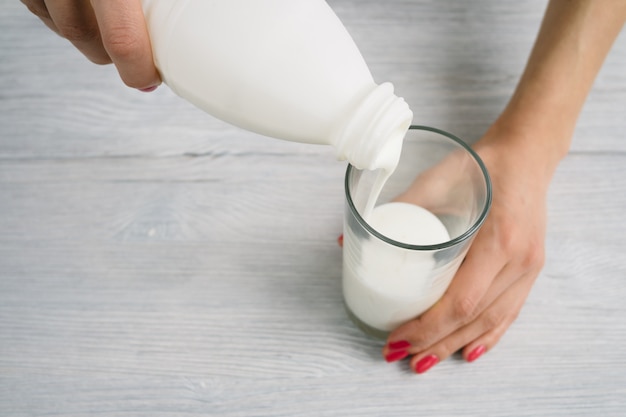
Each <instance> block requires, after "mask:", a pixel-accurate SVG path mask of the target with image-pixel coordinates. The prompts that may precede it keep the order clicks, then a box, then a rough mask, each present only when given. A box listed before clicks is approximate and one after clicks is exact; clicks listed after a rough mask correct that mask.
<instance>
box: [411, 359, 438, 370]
mask: <svg viewBox="0 0 626 417" xmlns="http://www.w3.org/2000/svg"><path fill="white" fill-rule="evenodd" d="M437 363H439V358H438V357H437V356H435V355H428V356H424V357H423V358H422V359H420V360H419V362H417V364H415V372H417V373H418V374H423V373H424V372H426V371H428V370H429V369H430V368H432V367H433V366H435V365H437Z"/></svg>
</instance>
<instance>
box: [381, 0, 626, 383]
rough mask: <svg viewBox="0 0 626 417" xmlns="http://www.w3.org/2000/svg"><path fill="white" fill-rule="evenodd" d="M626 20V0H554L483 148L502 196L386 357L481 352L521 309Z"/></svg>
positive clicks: (425, 362)
mask: <svg viewBox="0 0 626 417" xmlns="http://www.w3.org/2000/svg"><path fill="white" fill-rule="evenodd" d="M625 21H626V0H602V1H598V0H552V1H550V3H549V5H548V8H547V10H546V13H545V16H544V20H543V23H542V26H541V30H540V32H539V35H538V37H537V40H536V43H535V46H534V48H533V51H532V53H531V56H530V58H529V61H528V64H527V66H526V69H525V71H524V73H523V76H522V78H521V80H520V82H519V84H518V87H517V89H516V91H515V93H514V95H513V97H512V98H511V100H510V102H509V103H508V105H507V107H506V108H505V110H504V111H503V113H502V114H501V115H500V117H499V118H498V119H497V120H496V122H495V123H494V124H493V125H492V126H491V128H490V129H489V130H488V131H487V133H486V134H485V135H484V136H483V137H482V138H481V139H480V140H479V141H478V142H477V143H476V144H475V146H474V148H475V150H476V151H477V152H478V153H479V155H480V156H481V158H482V159H483V161H484V162H485V164H486V166H487V168H488V170H489V172H490V174H491V177H492V182H493V205H492V208H491V212H490V214H489V216H488V218H487V220H486V221H485V224H484V225H483V227H482V229H481V231H480V232H479V234H478V235H477V237H476V239H475V241H474V243H473V245H472V247H471V248H470V251H469V252H468V254H467V257H466V259H465V262H464V263H463V264H462V266H461V268H460V269H459V271H458V273H457V275H456V276H455V278H454V280H453V282H452V284H451V285H450V287H449V289H448V291H447V292H446V293H445V295H444V296H443V298H442V299H441V300H440V301H439V302H438V303H437V304H435V306H433V307H432V308H431V309H430V310H429V311H427V312H426V313H424V314H423V315H422V316H421V317H419V318H417V319H415V320H413V321H411V322H409V323H406V324H405V325H403V326H401V327H400V328H398V329H396V330H395V331H393V332H392V333H391V334H390V335H389V338H388V342H387V344H386V345H385V347H384V348H383V352H382V353H383V356H384V357H385V358H386V359H387V360H388V361H390V362H391V361H395V360H399V359H402V358H404V357H407V356H411V358H410V363H411V367H412V368H413V369H414V370H415V371H416V372H418V373H422V372H425V371H427V370H428V369H430V368H431V367H432V366H433V365H435V364H436V363H438V362H439V361H442V360H444V359H445V358H447V357H448V356H450V355H451V354H453V353H454V352H456V351H459V350H460V351H461V352H462V355H463V357H464V358H465V359H466V360H467V361H470V362H471V361H474V360H476V359H477V358H478V357H479V356H481V355H482V354H483V353H485V352H488V351H489V350H490V349H492V348H493V347H494V345H495V344H496V343H497V342H498V340H499V339H500V338H501V337H502V335H503V334H504V333H505V331H506V330H507V329H508V328H509V326H510V325H511V323H512V322H513V321H514V320H515V318H516V317H517V316H518V314H519V312H520V310H521V308H522V305H523V304H524V302H525V300H526V298H527V296H528V294H529V292H530V290H531V287H532V285H533V283H534V282H535V279H536V278H537V276H538V275H539V272H540V271H541V269H542V267H543V264H544V240H545V233H546V194H547V190H548V186H549V183H550V181H551V178H552V175H553V173H554V171H555V169H556V168H557V165H558V164H559V162H560V161H561V159H562V158H563V157H564V156H565V155H566V154H567V152H568V149H569V146H570V140H571V137H572V135H573V132H574V129H575V126H576V120H577V118H578V115H579V113H580V111H581V109H582V106H583V104H584V101H585V100H586V97H587V95H588V93H589V90H590V89H591V87H592V84H593V81H594V79H595V77H596V75H597V73H598V71H599V70H600V67H601V66H602V63H603V61H604V59H605V57H606V55H607V53H608V51H609V50H610V48H611V45H612V44H613V41H614V40H615V39H616V37H617V35H618V34H619V32H620V30H621V28H622V27H623V26H624V22H625Z"/></svg>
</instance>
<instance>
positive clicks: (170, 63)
mask: <svg viewBox="0 0 626 417" xmlns="http://www.w3.org/2000/svg"><path fill="white" fill-rule="evenodd" d="M143 8H144V14H145V16H146V21H147V24H148V30H149V33H150V37H151V42H152V49H153V52H154V59H155V64H156V66H157V68H158V69H159V71H160V73H161V76H162V78H163V80H164V82H165V83H166V84H167V85H168V86H169V87H170V88H171V89H172V90H173V91H174V92H175V93H176V94H178V95H179V96H181V97H183V98H185V99H187V100H188V101H190V102H191V103H193V104H195V105H196V106H198V107H199V108H201V109H203V110H204V111H206V112H208V113H210V114H212V115H213V116H215V117H217V118H220V119H222V120H224V121H226V122H228V123H231V124H233V125H236V126H239V127H242V128H244V129H247V130H250V131H254V132H257V133H260V134H263V135H266V136H271V137H275V138H279V139H286V140H290V141H297V142H305V143H316V144H327V145H332V146H333V147H334V148H335V149H336V154H337V157H338V158H339V159H347V160H348V161H349V162H350V163H352V164H353V165H354V166H356V167H357V168H360V169H377V168H383V169H385V170H386V171H391V170H393V168H394V167H395V165H396V164H397V159H398V157H399V154H400V150H401V145H402V140H403V138H404V135H405V133H406V130H407V129H408V127H409V125H410V123H411V120H412V117H413V115H412V113H411V111H410V110H409V107H408V105H407V104H406V102H405V101H404V100H403V99H402V98H399V97H397V96H396V95H394V93H393V86H392V85H391V84H389V83H384V84H381V85H377V84H375V83H374V80H373V78H372V75H371V73H370V71H369V69H368V67H367V65H366V63H365V61H364V59H363V57H362V55H361V53H360V52H359V50H358V48H357V46H356V45H355V43H354V41H353V40H352V38H351V36H350V35H349V34H348V32H347V30H346V29H345V27H344V26H343V24H342V23H341V22H340V20H339V18H338V17H337V16H336V15H335V13H334V12H333V11H332V9H331V8H330V7H329V6H328V4H327V3H326V2H325V1H324V0H143Z"/></svg>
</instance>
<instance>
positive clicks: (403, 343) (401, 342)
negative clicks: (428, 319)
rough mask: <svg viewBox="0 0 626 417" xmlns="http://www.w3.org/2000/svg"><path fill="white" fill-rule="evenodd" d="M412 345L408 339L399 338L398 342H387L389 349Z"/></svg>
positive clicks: (406, 347)
mask: <svg viewBox="0 0 626 417" xmlns="http://www.w3.org/2000/svg"><path fill="white" fill-rule="evenodd" d="M410 347H411V344H410V343H409V342H407V341H406V340H398V341H397V342H390V343H388V344H387V348H388V349H389V350H398V349H403V350H404V349H408V348H410Z"/></svg>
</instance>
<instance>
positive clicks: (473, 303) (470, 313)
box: [452, 296, 478, 323]
mask: <svg viewBox="0 0 626 417" xmlns="http://www.w3.org/2000/svg"><path fill="white" fill-rule="evenodd" d="M477 306H478V301H477V300H476V299H474V298H473V297H471V296H464V297H461V298H459V299H457V300H455V301H454V302H453V303H452V318H453V320H455V321H458V322H461V323H466V322H468V321H470V320H471V319H472V317H474V314H475V312H476V307H477Z"/></svg>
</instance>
